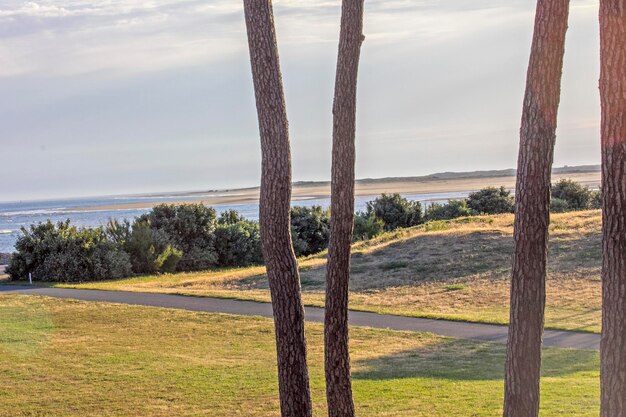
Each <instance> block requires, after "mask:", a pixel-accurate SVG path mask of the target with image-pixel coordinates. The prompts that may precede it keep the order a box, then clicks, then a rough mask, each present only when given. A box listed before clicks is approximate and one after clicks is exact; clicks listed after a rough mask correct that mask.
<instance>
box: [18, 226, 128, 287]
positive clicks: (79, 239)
mask: <svg viewBox="0 0 626 417" xmlns="http://www.w3.org/2000/svg"><path fill="white" fill-rule="evenodd" d="M15 248H16V253H15V255H14V256H13V257H12V258H11V261H10V263H9V267H8V270H7V272H8V273H9V275H10V277H11V279H13V280H19V279H25V278H26V277H27V276H28V273H32V274H33V277H34V279H36V280H39V281H64V282H67V281H92V280H102V279H115V278H122V277H125V276H128V275H130V273H131V263H130V259H129V256H128V254H127V253H126V252H124V251H123V250H122V248H121V246H120V245H118V244H117V243H115V242H112V241H110V240H108V238H107V234H106V233H105V231H104V230H103V228H95V229H87V228H80V229H79V228H76V227H75V226H72V225H70V221H69V220H67V221H65V222H59V223H57V224H56V225H54V224H53V223H52V222H50V221H48V222H46V223H38V224H33V225H31V226H30V229H26V228H22V234H21V236H20V237H19V238H18V240H17V243H16V245H15Z"/></svg>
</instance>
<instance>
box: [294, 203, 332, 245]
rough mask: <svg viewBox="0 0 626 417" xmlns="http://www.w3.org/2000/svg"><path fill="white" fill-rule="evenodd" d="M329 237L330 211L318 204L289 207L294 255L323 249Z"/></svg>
mask: <svg viewBox="0 0 626 417" xmlns="http://www.w3.org/2000/svg"><path fill="white" fill-rule="evenodd" d="M329 239H330V213H329V211H328V210H323V209H322V207H320V206H313V207H302V206H296V207H292V208H291V240H292V241H293V248H294V251H295V252H296V256H307V255H312V254H314V253H318V252H321V251H323V250H324V249H326V248H327V247H328V242H329Z"/></svg>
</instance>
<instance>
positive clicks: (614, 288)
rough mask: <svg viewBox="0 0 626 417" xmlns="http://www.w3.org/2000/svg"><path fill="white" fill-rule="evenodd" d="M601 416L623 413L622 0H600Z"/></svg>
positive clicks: (625, 123) (625, 121) (625, 180)
mask: <svg viewBox="0 0 626 417" xmlns="http://www.w3.org/2000/svg"><path fill="white" fill-rule="evenodd" d="M600 61H601V65H600V99H601V100H600V101H601V105H602V127H601V136H602V194H603V196H602V252H603V260H602V339H601V343H600V363H601V364H600V374H601V376H600V381H601V384H600V391H601V407H600V410H601V411H600V415H601V417H626V149H625V147H626V2H625V1H624V0H601V1H600Z"/></svg>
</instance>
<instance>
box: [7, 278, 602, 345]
mask: <svg viewBox="0 0 626 417" xmlns="http://www.w3.org/2000/svg"><path fill="white" fill-rule="evenodd" d="M2 292H5V293H16V294H35V295H45V296H49V297H56V298H71V299H77V300H84V301H101V302H110V303H122V304H133V305H142V306H152V307H164V308H177V309H182V310H190V311H203V312H209V313H227V314H241V315H246V316H262V317H268V318H272V306H271V304H269V303H258V302H254V301H240V300H232V299H223V298H208V297H189V296H184V295H174V294H157V293H140V292H125V291H98V290H76V289H63V288H37V287H16V286H0V293H2ZM305 316H306V320H307V321H313V322H323V321H324V309H322V308H318V307H306V308H305ZM350 324H351V325H354V326H366V327H373V328H378V329H391V330H405V331H414V332H431V333H435V334H438V335H441V336H449V337H456V338H462V339H471V340H476V341H480V342H496V343H506V339H507V327H506V326H498V325H491V324H479V323H466V322H456V321H447V320H433V319H422V318H415V317H403V316H392V315H385V314H376V313H367V312H361V311H350ZM543 342H544V345H545V346H551V347H562V348H574V349H596V350H597V349H599V346H600V335H597V334H592V333H582V332H568V331H559V330H546V331H545V333H544V337H543Z"/></svg>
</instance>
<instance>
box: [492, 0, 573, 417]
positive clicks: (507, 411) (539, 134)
mask: <svg viewBox="0 0 626 417" xmlns="http://www.w3.org/2000/svg"><path fill="white" fill-rule="evenodd" d="M568 12H569V0H539V1H538V2H537V10H536V16H535V29H534V35H533V42H532V47H531V53H530V63H529V66H528V73H527V80H526V94H525V97H524V107H523V112H522V123H521V129H520V148H519V156H518V165H517V184H516V189H515V201H516V210H515V226H514V241H515V251H514V255H513V271H512V276H511V313H510V325H509V341H508V347H507V360H506V370H505V371H506V372H505V389H504V416H505V417H536V416H537V415H538V413H539V371H540V366H541V342H542V334H543V320H544V307H545V279H546V261H547V257H548V226H549V223H550V181H551V171H552V160H553V153H554V143H555V140H556V122H557V111H558V107H559V100H560V92H561V73H562V68H563V54H564V50H565V33H566V32H567V18H568Z"/></svg>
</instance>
